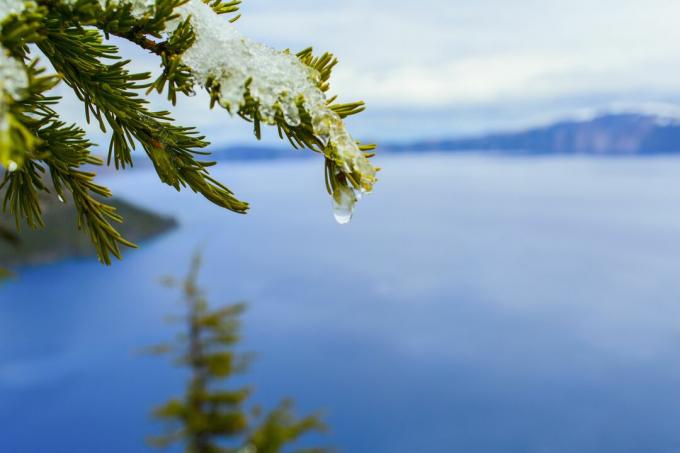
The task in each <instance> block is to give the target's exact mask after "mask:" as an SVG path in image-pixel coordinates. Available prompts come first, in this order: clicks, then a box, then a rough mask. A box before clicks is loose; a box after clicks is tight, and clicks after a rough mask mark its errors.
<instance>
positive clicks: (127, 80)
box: [0, 0, 376, 264]
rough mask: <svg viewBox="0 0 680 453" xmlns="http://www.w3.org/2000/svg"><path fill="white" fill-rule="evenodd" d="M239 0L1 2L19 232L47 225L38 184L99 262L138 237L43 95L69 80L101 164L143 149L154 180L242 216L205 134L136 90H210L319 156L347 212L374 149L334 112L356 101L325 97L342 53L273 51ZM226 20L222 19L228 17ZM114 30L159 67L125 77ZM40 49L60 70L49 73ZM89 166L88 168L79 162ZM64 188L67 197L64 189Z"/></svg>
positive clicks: (0, 147)
mask: <svg viewBox="0 0 680 453" xmlns="http://www.w3.org/2000/svg"><path fill="white" fill-rule="evenodd" d="M239 4H240V0H233V1H232V0H206V1H205V2H203V1H202V0H0V166H1V167H4V169H5V176H4V180H3V181H2V183H0V189H2V191H3V198H4V199H3V209H4V210H6V211H9V212H10V213H11V214H13V215H14V217H15V218H16V225H17V228H18V227H19V226H20V225H22V224H26V225H28V226H29V227H31V228H40V227H42V226H43V224H44V221H43V216H42V213H41V205H40V203H39V194H40V193H41V192H49V193H51V194H52V196H54V197H56V198H59V199H60V200H68V202H72V203H73V205H74V206H75V209H76V211H77V217H78V224H79V227H80V228H82V229H84V230H86V231H87V232H88V233H89V236H90V238H91V240H92V242H93V244H94V245H95V247H96V249H97V252H98V255H99V258H100V259H101V261H103V262H104V263H107V264H108V263H110V260H111V256H115V257H118V258H120V253H121V247H122V246H128V247H134V244H132V243H131V242H129V241H128V240H126V239H125V238H123V236H122V235H121V234H120V233H119V232H118V231H117V229H116V228H115V227H114V224H115V223H117V222H122V221H123V219H122V217H121V216H120V215H119V214H118V213H117V212H116V210H115V208H114V207H112V206H111V205H110V204H107V203H106V202H104V201H102V198H101V197H104V198H106V197H109V196H111V192H110V191H109V189H108V188H106V187H104V186H101V185H99V184H97V183H96V182H95V176H96V173H95V172H94V171H93V170H92V168H96V166H98V165H102V164H103V163H104V162H103V160H102V159H100V158H99V157H96V156H94V155H93V153H92V151H93V147H94V145H93V143H91V142H90V141H89V140H88V139H87V138H86V136H85V132H84V131H83V130H82V129H81V128H80V127H78V126H77V125H69V124H65V123H64V122H63V121H61V120H60V119H59V115H58V113H57V111H56V110H55V108H56V107H55V105H56V104H58V102H59V98H58V97H56V96H53V95H52V94H50V93H51V92H50V90H51V89H52V88H54V87H55V86H56V85H57V84H58V83H60V82H62V81H63V82H64V83H66V84H67V85H68V86H69V87H70V88H71V89H72V90H73V92H74V93H75V94H76V96H77V97H78V99H80V101H82V103H83V106H84V112H85V119H86V121H87V122H91V121H92V122H94V123H95V124H97V125H98V126H99V128H100V129H101V130H102V131H104V132H107V133H109V135H110V142H109V145H108V157H107V158H106V160H107V162H108V163H109V164H112V165H114V166H115V168H116V169H125V168H127V167H130V166H132V165H133V160H134V159H133V151H134V150H135V148H141V149H142V150H143V152H144V154H146V156H147V157H148V158H149V159H150V160H151V162H152V163H153V166H154V168H155V170H156V172H157V174H158V177H159V179H160V180H161V181H162V182H163V183H165V184H168V185H170V186H172V187H174V188H175V189H177V190H180V189H182V188H189V189H191V190H192V191H194V192H197V193H200V194H201V195H203V196H204V197H205V198H207V199H208V200H210V201H211V202H212V203H214V204H216V205H218V206H220V207H222V208H225V209H228V210H231V211H234V212H237V213H245V212H246V211H247V209H248V204H247V203H245V202H243V201H240V200H239V199H237V198H236V197H235V196H234V194H233V193H232V192H231V191H230V190H229V189H228V188H227V187H226V186H225V185H223V184H222V183H220V182H218V181H217V180H215V179H214V178H213V177H212V176H211V175H210V173H209V171H208V169H209V167H211V166H212V165H214V162H210V161H207V160H204V159H203V157H204V156H206V155H207V154H209V153H208V152H206V147H207V146H208V145H209V143H208V142H207V141H206V140H205V139H204V137H202V136H200V134H199V133H198V131H197V130H196V129H194V128H192V127H184V126H180V125H177V124H175V122H174V120H173V119H172V118H171V117H170V113H169V112H167V111H154V110H151V109H150V108H149V103H148V101H147V100H146V98H145V97H144V93H145V92H146V93H149V92H150V91H153V90H155V91H158V92H159V93H161V92H166V93H167V97H168V99H169V100H170V101H171V102H172V103H173V104H174V103H175V102H176V100H177V96H178V94H180V95H191V94H193V93H194V90H195V88H196V87H200V88H202V89H205V90H206V91H207V92H208V94H209V96H210V103H211V107H212V106H214V105H220V106H222V107H224V108H225V109H227V110H228V111H229V113H231V114H233V115H237V116H239V117H240V118H242V119H244V120H246V121H249V122H252V123H253V126H254V131H255V134H256V136H257V137H258V138H259V137H260V133H261V127H262V125H263V124H269V125H272V126H274V127H276V128H277V129H278V132H279V135H280V136H281V137H282V138H284V137H285V138H287V139H288V140H289V141H290V143H291V144H292V145H293V146H294V147H297V148H300V147H302V148H309V149H311V150H313V151H316V152H318V153H320V154H321V155H323V156H324V157H325V162H326V163H325V176H326V183H327V187H328V190H329V191H330V193H331V195H332V197H333V200H334V201H335V203H336V204H337V205H338V206H340V208H342V209H348V208H349V209H351V206H352V205H353V203H354V202H356V201H357V200H358V198H360V195H361V192H367V191H370V190H371V189H372V187H373V184H374V182H375V180H376V178H375V172H376V168H374V167H373V166H372V165H371V164H370V163H369V161H368V159H367V158H368V157H370V156H371V153H370V151H371V150H372V149H373V148H374V147H373V146H372V145H361V144H359V143H358V142H356V141H355V140H354V139H352V137H351V136H350V135H349V133H348V132H347V131H346V129H345V126H344V122H343V119H344V118H345V117H347V116H349V115H353V114H355V113H358V112H360V111H362V110H363V103H361V102H352V103H347V104H340V103H338V102H336V98H335V97H331V96H326V92H327V91H328V89H329V79H330V75H331V70H332V69H333V67H334V66H335V64H336V63H337V60H336V59H335V58H334V57H333V56H332V55H330V54H323V55H321V56H319V57H315V56H314V55H313V54H312V52H311V49H306V50H303V51H302V52H300V53H298V54H292V53H290V52H288V51H274V50H272V49H269V48H267V47H266V46H263V45H261V44H259V43H256V42H253V41H251V40H249V39H247V38H245V37H242V36H241V35H240V34H238V31H237V30H236V29H235V28H234V27H235V26H234V25H233V22H235V21H236V19H238V18H239V17H240V16H238V15H236V14H237V11H238V9H239ZM225 16H226V17H227V18H226V19H225V18H224V17H225ZM110 36H116V37H119V38H122V39H125V40H128V41H130V42H132V43H134V44H136V45H137V46H139V47H141V48H143V49H145V50H147V51H149V52H151V53H152V54H154V55H156V56H157V57H158V59H159V62H160V68H161V71H160V75H158V76H157V77H155V78H153V77H152V75H151V74H150V73H133V72H130V71H129V70H128V63H129V61H127V60H122V59H121V56H120V55H119V51H118V48H117V47H116V46H115V45H112V44H110V43H108V42H107V41H105V39H108V38H109V37H110ZM36 54H40V55H42V56H44V57H45V58H46V59H47V60H49V63H50V64H51V67H52V68H54V70H55V71H56V74H54V75H46V73H45V70H44V69H43V68H42V67H41V65H40V63H39V61H38V58H37V57H35V55H36ZM84 167H86V168H84ZM66 192H70V193H71V195H70V196H69V197H66V196H65V193H66Z"/></svg>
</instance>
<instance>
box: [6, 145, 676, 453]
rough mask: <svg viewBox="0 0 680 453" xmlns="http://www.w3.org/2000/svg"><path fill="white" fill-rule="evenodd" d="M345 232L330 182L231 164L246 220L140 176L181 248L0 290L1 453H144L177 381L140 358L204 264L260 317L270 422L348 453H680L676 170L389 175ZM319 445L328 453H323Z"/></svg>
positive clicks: (436, 167) (539, 165)
mask: <svg viewBox="0 0 680 453" xmlns="http://www.w3.org/2000/svg"><path fill="white" fill-rule="evenodd" d="M379 163H380V165H381V166H382V167H383V168H384V169H385V170H384V171H383V172H382V173H381V182H380V184H379V186H378V187H377V189H376V192H375V194H373V195H372V196H370V197H368V198H366V199H365V200H364V201H363V202H362V203H361V204H360V205H359V207H358V209H357V212H356V215H355V219H354V220H353V222H352V223H351V224H350V225H348V226H340V225H337V224H335V223H334V221H333V217H332V215H331V207H330V201H329V199H328V197H327V195H326V194H325V191H324V187H323V177H322V176H323V174H322V164H321V163H320V162H318V161H317V160H303V161H280V162H259V163H233V162H231V163H223V164H221V165H220V167H219V168H220V169H219V171H217V172H216V175H217V176H218V177H219V178H220V179H221V180H223V181H225V182H226V183H227V184H228V185H229V186H230V187H231V188H232V189H234V190H235V191H236V193H237V194H238V195H240V196H241V197H243V198H245V199H247V200H248V201H250V202H251V203H252V206H253V207H252V212H251V213H250V214H249V215H247V216H238V215H235V214H230V213H227V212H223V211H220V210H219V209H217V208H215V207H213V206H211V205H210V204H208V203H207V202H204V201H202V200H200V199H199V198H198V197H197V196H195V195H193V194H191V193H181V194H178V193H176V192H174V191H173V190H172V189H169V188H166V187H164V186H162V185H160V184H159V183H157V181H156V180H155V179H154V177H153V175H152V174H150V173H146V172H143V171H138V172H133V173H127V174H124V175H122V176H120V177H116V178H110V179H108V180H107V181H106V182H107V183H109V184H110V185H111V186H113V188H114V189H115V192H116V193H117V194H119V195H121V196H124V197H126V198H128V199H130V200H133V201H135V202H137V203H139V204H141V205H145V206H149V207H155V209H156V210H159V211H162V212H164V213H167V214H172V215H174V216H176V217H177V218H178V219H179V221H180V223H181V226H180V228H179V229H177V230H175V231H174V232H171V233H169V234H167V235H165V236H163V237H161V238H159V239H157V240H154V241H151V242H149V243H146V244H143V247H142V248H141V250H138V251H133V252H131V253H128V254H127V256H126V257H125V259H124V261H123V262H122V263H116V264H114V265H113V266H112V267H111V268H104V267H102V266H100V265H99V264H98V263H96V262H95V261H94V260H78V261H69V262H63V263H59V264H54V265H49V266H43V267H36V268H30V269H24V270H22V271H21V275H20V278H19V279H18V280H17V281H15V282H12V283H10V284H8V285H5V286H3V287H2V288H0V452H3V453H5V452H8V453H14V452H17V453H32V452H41V453H42V452H49V453H61V452H64V453H72V452H88V453H89V452H102V453H108V452H111V453H114V452H115V453H120V452H133V453H134V452H145V451H148V449H147V447H145V445H144V437H145V436H147V435H150V434H157V433H159V432H160V431H161V427H160V426H159V425H158V424H156V423H155V422H153V421H152V420H150V417H149V411H150V410H151V408H152V407H153V406H154V405H156V404H159V403H161V402H163V401H164V400H166V399H168V398H170V397H171V396H173V395H175V394H179V393H181V391H182V388H183V379H184V375H183V374H182V373H181V372H179V371H177V370H175V369H174V368H173V367H172V365H171V364H170V363H168V361H167V360H166V359H165V358H156V357H148V356H143V355H140V354H139V353H138V352H139V350H140V349H141V348H142V347H144V346H147V345H151V344H156V343H158V342H162V341H164V340H167V339H169V338H171V336H172V335H173V331H174V328H173V327H172V326H168V325H167V324H165V323H164V321H163V318H164V316H165V315H167V314H171V313H176V312H178V311H179V310H180V308H181V305H180V304H179V299H178V296H177V295H176V294H174V293H173V292H172V291H169V290H167V289H164V288H162V287H161V286H160V285H159V284H158V281H159V278H160V277H162V276H164V275H167V274H173V275H180V276H181V275H182V274H183V273H184V272H185V270H186V268H187V266H188V262H189V259H190V256H191V254H192V252H193V250H194V249H195V248H196V247H199V246H203V248H204V252H205V266H204V270H203V273H202V276H201V282H202V283H203V285H204V286H205V288H206V289H207V291H208V295H209V296H210V299H211V301H212V302H213V303H214V304H221V303H229V302H235V301H247V302H249V304H250V308H249V311H248V312H247V314H246V316H245V317H244V322H245V326H244V333H245V342H244V345H243V349H244V350H251V351H256V352H257V353H258V357H257V360H256V361H255V362H254V363H253V366H252V368H251V371H250V374H249V375H248V376H247V377H246V379H247V380H248V381H249V382H252V383H253V384H254V385H255V399H256V400H257V402H261V403H263V404H264V405H265V406H272V405H274V404H275V403H276V402H277V401H278V400H279V399H281V398H283V397H285V396H290V397H293V398H294V399H295V400H296V401H297V403H298V407H299V408H301V410H303V411H313V410H315V409H321V410H323V412H324V413H325V414H326V420H327V421H328V423H329V425H330V426H331V428H332V432H331V433H330V434H329V435H328V436H325V437H322V438H321V439H320V442H321V443H322V444H328V445H333V446H336V447H337V449H338V450H339V451H343V452H351V453H364V452H371V453H401V452H404V453H407V452H408V453H413V452H465V453H467V452H494V453H508V452H518V453H519V452H527V453H529V452H531V453H533V452H541V453H542V452H546V453H562V452H564V453H573V452H579V453H590V452H592V453H606V452H616V453H624V452H655V453H656V452H659V453H661V452H664V453H665V452H668V453H670V452H678V451H680V159H674V158H649V159H592V158H502V157H483V156H478V155H472V154H471V155H456V156H443V155H441V156H440V155H430V156H424V157H423V156H421V157H415V156H412V157H391V158H383V159H382V160H381V161H380V162H379ZM314 440H315V441H316V440H318V439H314Z"/></svg>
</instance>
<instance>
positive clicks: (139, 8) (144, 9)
mask: <svg viewBox="0 0 680 453" xmlns="http://www.w3.org/2000/svg"><path fill="white" fill-rule="evenodd" d="M0 1H2V0H0ZM63 1H64V4H66V5H69V6H74V5H75V4H76V3H78V0H63ZM97 1H98V3H99V6H100V7H101V8H102V10H104V9H106V7H107V5H108V6H112V7H114V8H115V7H118V6H127V5H129V6H130V14H132V17H134V18H135V19H141V18H142V17H144V16H145V15H146V14H152V13H153V8H154V7H155V6H156V0H131V1H125V0H123V1H120V0H97Z"/></svg>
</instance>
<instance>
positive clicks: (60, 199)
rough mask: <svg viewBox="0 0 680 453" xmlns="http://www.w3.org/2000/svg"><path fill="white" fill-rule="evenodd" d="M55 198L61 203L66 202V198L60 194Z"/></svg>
mask: <svg viewBox="0 0 680 453" xmlns="http://www.w3.org/2000/svg"><path fill="white" fill-rule="evenodd" d="M57 198H58V199H59V201H61V202H62V203H66V200H64V197H62V196H61V195H57Z"/></svg>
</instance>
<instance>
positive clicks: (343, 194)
mask: <svg viewBox="0 0 680 453" xmlns="http://www.w3.org/2000/svg"><path fill="white" fill-rule="evenodd" d="M356 202H357V197H356V194H355V193H354V190H353V189H352V188H350V187H347V186H339V187H337V188H336V189H335V192H334V193H333V216H334V217H335V221H336V222H338V223H339V224H340V225H344V224H346V223H349V222H350V220H352V214H353V213H354V205H355V204H356Z"/></svg>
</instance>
